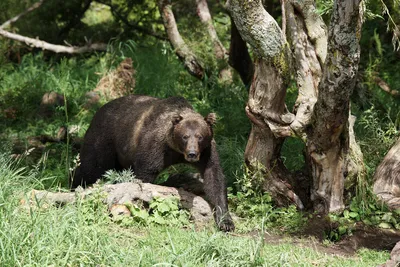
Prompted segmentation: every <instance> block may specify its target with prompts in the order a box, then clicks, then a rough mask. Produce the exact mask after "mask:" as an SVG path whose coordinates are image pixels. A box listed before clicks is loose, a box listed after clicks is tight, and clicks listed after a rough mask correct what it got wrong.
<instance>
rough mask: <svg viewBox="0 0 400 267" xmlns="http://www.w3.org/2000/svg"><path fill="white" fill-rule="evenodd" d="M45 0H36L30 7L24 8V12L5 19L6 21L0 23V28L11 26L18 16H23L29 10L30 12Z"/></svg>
mask: <svg viewBox="0 0 400 267" xmlns="http://www.w3.org/2000/svg"><path fill="white" fill-rule="evenodd" d="M44 1H45V0H40V1H39V2H36V3H35V4H33V5H32V6H31V7H29V8H28V9H26V10H25V11H24V12H22V13H20V14H18V15H16V16H15V17H13V18H12V19H9V20H7V21H6V22H4V23H3V24H1V25H0V29H4V28H6V27H9V26H11V24H13V23H15V22H16V21H17V20H19V19H20V18H22V17H23V16H25V15H26V14H29V13H30V12H32V11H33V10H35V9H37V8H39V7H40V6H41V5H42V4H43V2H44Z"/></svg>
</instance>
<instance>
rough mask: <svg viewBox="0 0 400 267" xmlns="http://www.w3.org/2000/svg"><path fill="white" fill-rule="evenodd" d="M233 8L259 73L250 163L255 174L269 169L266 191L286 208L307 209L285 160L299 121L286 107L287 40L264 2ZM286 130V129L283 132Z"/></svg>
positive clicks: (234, 2)
mask: <svg viewBox="0 0 400 267" xmlns="http://www.w3.org/2000/svg"><path fill="white" fill-rule="evenodd" d="M226 6H227V8H228V10H229V12H230V14H231V16H232V19H233V20H234V22H235V25H236V27H237V29H238V31H239V33H240V35H241V36H242V38H243V40H244V41H246V42H247V43H249V44H250V45H251V46H252V48H253V49H254V52H255V55H256V60H255V66H254V68H255V71H254V76H253V81H252V84H251V87H250V91H249V101H248V103H247V106H246V113H247V115H248V117H249V119H250V121H251V122H252V129H251V133H250V137H249V140H248V143H247V146H246V151H245V160H246V162H247V164H248V165H249V166H250V167H252V168H254V167H257V168H259V167H260V166H259V164H262V166H264V167H265V170H264V171H265V181H264V183H263V188H264V189H265V190H266V191H268V192H270V193H271V194H272V195H273V196H274V199H275V201H277V202H278V203H280V204H284V203H288V202H289V203H295V204H296V205H297V206H298V207H299V208H303V207H304V205H303V203H302V201H301V200H300V198H299V197H298V195H297V194H296V193H295V192H294V190H293V187H295V185H293V183H294V182H295V181H294V180H293V179H290V178H291V176H290V173H289V172H288V171H287V169H286V168H285V166H284V165H283V163H282V161H281V159H280V150H281V147H282V144H283V141H284V137H285V136H289V135H290V134H291V132H290V128H289V126H288V125H289V124H290V123H291V122H292V121H293V115H292V114H290V113H288V112H287V110H286V106H285V96H286V87H287V84H288V81H289V76H288V75H289V68H288V55H289V50H288V49H287V46H286V45H285V42H286V40H285V37H284V35H283V34H282V31H281V29H280V28H279V26H278V24H277V23H276V21H275V20H274V19H273V18H272V17H271V16H270V15H269V14H268V13H267V12H266V11H265V9H264V7H263V5H262V3H261V1H260V0H258V1H240V0H230V1H228V2H227V5H226ZM282 125H283V127H281V126H282Z"/></svg>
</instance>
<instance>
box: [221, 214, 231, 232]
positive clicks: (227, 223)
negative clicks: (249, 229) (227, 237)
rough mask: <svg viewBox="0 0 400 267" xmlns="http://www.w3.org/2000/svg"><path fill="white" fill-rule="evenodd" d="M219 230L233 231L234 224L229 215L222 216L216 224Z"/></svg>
mask: <svg viewBox="0 0 400 267" xmlns="http://www.w3.org/2000/svg"><path fill="white" fill-rule="evenodd" d="M218 227H219V230H221V231H224V232H233V231H235V224H234V223H233V220H232V218H231V217H230V216H229V217H228V218H223V219H222V220H221V221H220V222H219V224H218Z"/></svg>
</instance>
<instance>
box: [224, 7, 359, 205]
mask: <svg viewBox="0 0 400 267" xmlns="http://www.w3.org/2000/svg"><path fill="white" fill-rule="evenodd" d="M227 7H228V10H229V11H230V13H231V16H232V18H233V20H234V22H235V25H236V26H237V29H238V31H239V33H240V34H241V36H242V38H243V40H244V41H246V42H247V43H249V44H250V46H252V48H253V49H254V51H255V55H256V58H257V59H256V60H255V62H256V63H255V73H254V76H253V81H252V85H251V88H250V92H249V101H248V104H247V107H246V112H247V115H248V117H249V118H250V120H251V121H252V123H253V126H252V131H251V134H250V137H249V141H248V144H247V147H246V152H245V158H246V161H247V162H248V163H249V164H254V161H256V162H259V163H261V164H263V166H265V168H266V170H265V174H266V175H265V182H264V188H265V189H266V190H267V191H269V192H270V193H272V195H274V196H277V195H278V196H280V197H278V200H277V201H278V202H284V200H288V201H292V202H294V203H296V204H297V205H298V206H299V207H302V204H303V203H301V202H299V199H298V197H297V195H302V200H303V202H304V201H306V202H307V201H308V200H309V198H307V194H302V192H299V191H297V190H298V189H299V188H301V189H304V188H303V187H301V186H299V184H298V183H299V181H297V180H295V179H293V176H292V175H291V174H290V173H289V172H288V170H287V169H286V168H285V166H284V165H283V164H282V161H281V159H280V148H281V146H282V144H283V142H284V139H285V138H286V137H288V136H297V137H300V138H301V139H302V140H304V141H305V142H306V144H307V151H306V153H307V155H306V161H307V162H308V163H309V165H311V168H310V169H311V170H310V175H311V178H312V179H313V183H312V186H311V200H312V201H313V202H314V208H316V209H317V210H318V211H323V212H328V211H336V210H340V209H341V208H342V207H343V191H344V180H345V178H346V176H348V175H349V174H351V175H352V176H354V177H357V175H358V174H359V173H360V172H359V170H358V169H357V168H356V167H357V164H360V165H361V166H362V154H361V153H360V150H359V147H358V145H357V143H356V142H355V139H354V134H353V131H352V124H351V127H350V128H349V125H350V124H349V100H350V94H351V91H352V89H353V87H354V84H355V75H356V73H357V68H358V60H359V45H358V41H359V36H360V27H361V20H360V16H359V15H360V12H359V10H360V1H343V0H341V1H339V0H338V1H335V5H334V13H333V15H332V22H331V25H330V28H329V41H328V36H327V30H326V26H325V24H324V22H323V20H322V18H321V17H320V16H319V15H318V14H317V13H316V9H315V2H314V1H299V0H288V1H284V4H283V7H284V10H285V11H286V12H285V13H286V17H285V22H286V23H287V32H288V35H289V37H290V41H291V46H292V50H293V56H294V62H295V64H294V65H295V68H296V72H295V73H296V81H297V85H298V88H299V95H298V98H297V101H296V104H295V107H294V114H291V113H288V112H287V111H286V107H285V94H286V87H287V84H288V80H289V75H288V73H289V72H290V70H291V69H290V68H289V66H291V63H290V61H289V60H288V58H289V53H288V51H287V49H286V47H287V46H286V44H285V42H286V40H285V37H284V36H283V34H282V31H281V30H280V28H279V26H278V25H277V23H276V22H275V20H274V19H273V18H272V17H271V16H270V15H269V14H268V13H267V12H266V11H265V10H264V8H263V7H262V4H261V1H238V0H230V1H228V2H227ZM328 45H329V48H328ZM314 108H315V111H314ZM350 143H351V144H352V147H350V145H349V144H350ZM360 159H361V160H360ZM304 196H305V197H304ZM309 197H310V196H309ZM306 204H307V203H306ZM321 204H322V205H321Z"/></svg>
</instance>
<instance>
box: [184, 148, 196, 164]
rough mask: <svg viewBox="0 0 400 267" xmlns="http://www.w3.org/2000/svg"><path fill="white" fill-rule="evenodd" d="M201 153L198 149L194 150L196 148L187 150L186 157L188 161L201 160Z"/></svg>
mask: <svg viewBox="0 0 400 267" xmlns="http://www.w3.org/2000/svg"><path fill="white" fill-rule="evenodd" d="M199 154H200V153H197V152H196V151H194V150H191V151H187V152H186V153H185V159H186V160H187V161H188V162H196V161H199V158H200V157H199Z"/></svg>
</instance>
